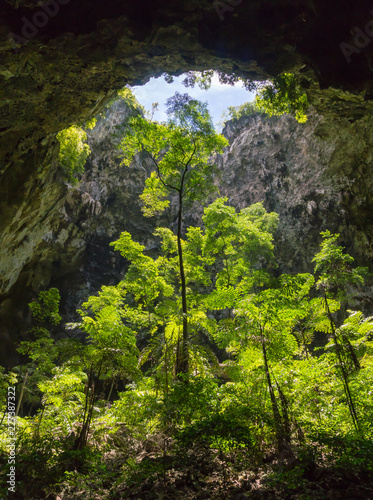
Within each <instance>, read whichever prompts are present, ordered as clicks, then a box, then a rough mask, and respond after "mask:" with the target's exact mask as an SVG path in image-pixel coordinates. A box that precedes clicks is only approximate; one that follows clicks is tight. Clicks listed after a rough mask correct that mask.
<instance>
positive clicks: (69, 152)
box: [57, 125, 91, 184]
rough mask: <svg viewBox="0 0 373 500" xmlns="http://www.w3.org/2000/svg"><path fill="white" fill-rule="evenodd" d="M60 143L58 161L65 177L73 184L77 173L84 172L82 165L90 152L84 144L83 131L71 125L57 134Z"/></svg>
mask: <svg viewBox="0 0 373 500" xmlns="http://www.w3.org/2000/svg"><path fill="white" fill-rule="evenodd" d="M57 139H58V141H59V143H60V152H59V155H58V161H59V162H60V164H61V166H62V168H63V170H64V173H65V176H66V179H67V180H68V181H70V182H72V183H73V184H76V183H77V175H78V174H82V173H83V172H84V165H85V162H86V160H87V158H88V156H89V153H90V152H91V149H90V147H89V146H88V144H86V142H85V141H86V140H87V134H86V133H85V131H84V130H83V129H82V128H80V127H77V126H76V125H73V126H72V127H69V128H67V129H65V130H61V132H59V133H58V134H57Z"/></svg>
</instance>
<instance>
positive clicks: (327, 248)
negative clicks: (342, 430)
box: [313, 231, 365, 431]
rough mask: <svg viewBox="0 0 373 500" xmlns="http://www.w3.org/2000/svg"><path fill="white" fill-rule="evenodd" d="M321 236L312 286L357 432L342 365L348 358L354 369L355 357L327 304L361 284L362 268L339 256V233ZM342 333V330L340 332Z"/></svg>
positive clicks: (344, 366) (344, 367) (354, 405)
mask: <svg viewBox="0 0 373 500" xmlns="http://www.w3.org/2000/svg"><path fill="white" fill-rule="evenodd" d="M321 235H322V237H323V241H322V243H321V250H320V252H319V253H317V254H316V255H315V257H314V259H313V262H315V273H316V274H317V275H318V280H317V282H316V286H317V288H318V289H319V290H320V291H321V293H322V296H323V299H324V306H325V313H326V315H327V318H328V320H329V324H330V332H331V336H332V339H333V343H334V347H335V354H336V357H337V362H338V366H339V370H340V374H341V377H342V381H343V386H344V391H345V394H346V398H347V402H348V407H349V410H350V414H351V418H352V421H353V424H354V426H355V428H356V430H357V431H360V423H359V417H358V414H357V410H356V404H355V401H354V399H353V396H352V392H351V388H350V383H349V374H348V367H347V364H346V360H347V359H348V358H350V359H352V361H353V363H354V365H355V367H358V362H357V357H356V353H355V351H354V348H353V346H352V344H351V342H350V340H349V339H348V337H347V336H346V335H341V330H338V329H337V328H336V325H335V322H334V319H333V316H332V312H333V311H332V310H331V307H330V301H331V299H336V300H337V301H341V300H345V298H346V286H347V285H348V284H362V283H363V282H364V278H363V276H362V274H363V272H364V271H365V270H364V269H362V268H356V269H354V268H353V267H352V263H353V261H354V259H353V257H351V255H348V254H345V253H343V247H341V246H339V245H337V243H336V240H337V239H338V238H339V234H334V235H333V234H331V233H330V231H324V232H322V233H321ZM344 331H345V330H342V332H344ZM346 347H347V349H346Z"/></svg>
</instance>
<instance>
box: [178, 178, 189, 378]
mask: <svg viewBox="0 0 373 500" xmlns="http://www.w3.org/2000/svg"><path fill="white" fill-rule="evenodd" d="M182 211H183V192H182V188H181V189H180V191H179V213H178V220H177V251H178V257H179V271H180V281H181V306H182V314H183V337H182V343H181V356H180V359H179V363H178V365H177V366H176V376H178V375H180V374H183V375H185V376H186V377H187V375H188V373H189V349H188V340H189V335H188V306H187V296H186V280H185V270H184V260H183V248H182V244H181V222H182Z"/></svg>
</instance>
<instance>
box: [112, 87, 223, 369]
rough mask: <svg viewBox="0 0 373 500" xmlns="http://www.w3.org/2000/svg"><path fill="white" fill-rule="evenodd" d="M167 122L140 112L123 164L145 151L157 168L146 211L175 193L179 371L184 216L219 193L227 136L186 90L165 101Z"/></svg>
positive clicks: (124, 145) (145, 197)
mask: <svg viewBox="0 0 373 500" xmlns="http://www.w3.org/2000/svg"><path fill="white" fill-rule="evenodd" d="M167 114H168V116H169V119H168V122H167V123H161V124H160V123H157V122H151V121H149V120H147V119H145V118H143V117H142V116H140V115H137V116H133V117H132V118H131V119H130V120H129V123H128V127H127V133H126V134H125V136H124V138H123V140H122V142H121V144H120V148H121V149H122V151H123V156H124V160H123V163H124V164H127V165H129V164H130V162H131V160H132V159H133V157H134V155H135V154H136V153H138V152H141V151H144V152H145V153H146V154H147V156H148V157H149V159H150V160H151V162H152V164H153V166H154V171H153V172H152V174H151V176H150V177H149V178H148V179H147V180H146V185H145V189H144V192H143V194H142V195H141V199H142V201H143V203H144V208H143V211H144V215H145V216H153V215H155V214H159V213H162V212H163V211H164V210H165V209H166V207H168V205H169V203H170V200H169V196H170V195H171V194H176V197H177V231H176V238H177V255H178V267H179V269H178V271H179V279H180V289H181V302H182V316H183V328H182V341H181V349H180V355H179V357H178V364H177V367H176V373H177V375H180V374H184V375H187V374H188V372H189V350H188V341H189V332H188V302H187V287H186V276H185V265H184V256H183V245H182V236H183V230H182V229H183V218H184V210H185V207H186V206H187V205H190V204H191V203H193V202H199V203H204V202H206V200H207V198H208V196H209V195H210V194H212V193H213V192H214V191H216V186H215V184H214V175H215V174H216V173H217V168H216V166H215V164H214V162H213V161H212V160H211V158H212V156H213V155H214V154H215V153H221V152H222V151H223V148H224V146H226V145H227V144H228V142H227V140H226V139H225V138H224V137H223V136H221V135H219V134H217V133H216V132H215V131H214V126H213V124H212V120H211V117H210V114H209V112H208V110H207V105H206V103H202V102H200V101H197V100H195V99H192V98H191V97H190V96H189V95H188V94H183V95H181V94H179V93H176V94H175V95H174V96H173V97H171V98H170V99H168V100H167Z"/></svg>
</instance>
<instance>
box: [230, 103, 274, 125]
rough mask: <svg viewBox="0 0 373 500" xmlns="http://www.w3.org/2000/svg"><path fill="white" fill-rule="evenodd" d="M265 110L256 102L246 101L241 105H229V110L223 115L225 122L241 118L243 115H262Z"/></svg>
mask: <svg viewBox="0 0 373 500" xmlns="http://www.w3.org/2000/svg"><path fill="white" fill-rule="evenodd" d="M264 113H265V111H264V110H263V109H262V108H260V107H258V106H257V105H256V104H255V103H254V102H245V103H244V104H240V105H239V106H228V110H227V112H226V113H225V114H224V116H223V122H224V123H226V122H227V121H228V120H239V119H240V118H241V117H243V116H252V115H257V114H259V115H262V114H264Z"/></svg>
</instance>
